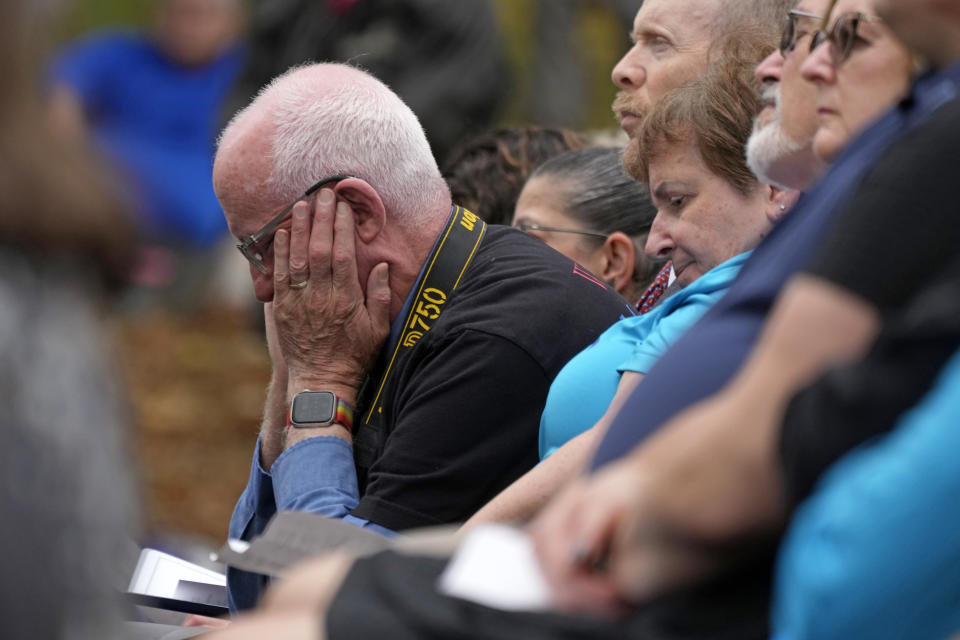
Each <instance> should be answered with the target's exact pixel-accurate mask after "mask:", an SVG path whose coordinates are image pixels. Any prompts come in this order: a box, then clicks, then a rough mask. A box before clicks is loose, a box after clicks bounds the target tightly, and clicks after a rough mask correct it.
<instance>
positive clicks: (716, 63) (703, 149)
mask: <svg viewBox="0 0 960 640" xmlns="http://www.w3.org/2000/svg"><path fill="white" fill-rule="evenodd" d="M716 46H717V47H722V51H718V55H715V56H712V60H711V62H710V65H709V67H708V69H707V71H706V73H705V74H704V75H703V76H701V77H700V78H698V79H696V80H694V81H692V82H690V83H688V84H685V85H683V86H682V87H679V88H677V89H674V90H673V91H670V92H669V93H668V94H667V95H666V96H664V97H663V99H661V100H660V101H659V102H658V103H657V104H655V105H654V106H653V108H652V109H651V110H650V112H649V113H648V114H647V116H646V118H644V121H643V125H642V126H641V128H640V131H639V133H638V135H637V144H638V147H639V154H638V156H637V160H636V165H635V166H631V167H628V170H629V171H630V172H631V174H633V176H634V177H635V178H637V179H638V180H640V181H642V182H645V183H649V181H650V160H651V158H654V157H656V156H657V155H659V154H660V153H662V150H663V145H664V144H676V143H679V142H683V141H691V142H693V143H694V144H695V145H696V147H697V149H698V151H699V152H700V156H701V157H702V158H703V161H704V163H706V165H707V167H709V168H710V170H711V171H712V172H713V173H715V174H717V175H718V176H721V177H722V178H724V179H725V180H726V181H727V182H729V183H730V184H731V185H732V186H733V187H735V188H736V189H737V190H738V191H740V192H741V193H744V194H748V193H750V192H751V191H753V189H754V188H755V187H756V184H757V179H756V177H755V176H754V175H753V173H751V171H750V169H749V168H748V167H747V162H746V151H745V147H746V144H747V140H748V139H749V137H750V133H751V131H752V130H753V119H754V118H755V117H756V115H757V114H758V113H759V112H760V109H761V107H762V102H761V99H760V91H759V86H758V84H757V82H756V80H755V79H754V77H753V69H754V67H755V66H756V63H757V62H758V61H759V60H761V59H762V58H763V55H764V53H763V52H764V51H766V52H767V53H769V47H768V46H767V43H766V38H765V37H763V34H758V33H756V32H755V31H751V30H747V31H744V30H741V31H739V32H737V33H735V34H731V35H730V36H728V37H727V38H725V39H724V40H723V41H722V42H720V43H718V45H716Z"/></svg>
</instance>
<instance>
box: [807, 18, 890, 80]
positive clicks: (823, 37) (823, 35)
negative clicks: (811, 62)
mask: <svg viewBox="0 0 960 640" xmlns="http://www.w3.org/2000/svg"><path fill="white" fill-rule="evenodd" d="M861 22H883V18H880V17H879V16H871V15H868V14H866V13H843V14H840V16H839V17H838V18H837V21H836V22H835V23H833V28H832V29H830V31H829V32H827V31H826V30H825V29H819V30H817V32H816V33H814V34H813V39H812V40H811V41H810V52H811V53H812V52H813V50H814V49H816V48H817V47H819V46H820V45H821V44H823V43H824V42H827V41H829V42H831V43H833V48H832V50H831V55H832V60H833V66H835V67H839V66H840V65H841V64H843V63H844V62H846V61H847V59H848V58H849V57H850V54H851V53H853V46H854V45H855V44H856V43H857V40H859V39H860V37H859V36H858V35H857V29H858V28H859V27H860V23H861Z"/></svg>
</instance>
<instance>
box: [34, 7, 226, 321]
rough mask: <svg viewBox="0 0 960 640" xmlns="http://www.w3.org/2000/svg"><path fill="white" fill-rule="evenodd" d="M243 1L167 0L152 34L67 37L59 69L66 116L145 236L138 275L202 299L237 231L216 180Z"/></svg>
mask: <svg viewBox="0 0 960 640" xmlns="http://www.w3.org/2000/svg"><path fill="white" fill-rule="evenodd" d="M241 26H242V12H241V2H240V0H158V1H157V2H156V13H155V19H154V25H153V29H152V30H151V32H150V33H136V32H122V31H121V32H102V33H95V34H92V35H88V36H86V37H83V38H81V39H79V40H78V41H77V42H75V43H73V44H71V45H69V46H67V47H66V48H65V49H64V50H63V51H62V52H60V54H59V56H58V57H57V58H56V59H55V60H54V62H53V65H52V68H51V71H50V76H51V77H50V82H51V83H52V89H51V100H52V105H51V108H52V110H53V114H54V117H55V120H56V121H57V122H58V124H59V126H61V127H63V128H64V129H66V130H69V131H72V132H73V134H74V135H75V136H85V135H88V134H89V136H90V137H91V138H92V140H93V142H94V143H95V145H96V147H97V149H98V150H99V151H100V152H102V153H103V155H104V156H105V157H106V158H107V159H109V160H110V161H111V163H112V164H113V165H115V171H116V174H117V178H116V180H115V182H116V183H117V185H118V187H119V188H120V189H122V190H123V191H124V192H125V194H126V196H127V197H128V198H129V200H130V204H131V206H132V207H133V208H134V209H135V211H136V214H137V223H138V226H139V228H140V234H141V236H142V238H143V241H144V242H145V243H146V245H145V246H146V247H148V249H146V250H145V251H144V252H143V253H142V255H141V265H140V267H139V268H138V269H137V272H136V273H134V275H133V279H134V281H135V282H136V283H137V284H143V285H146V286H154V287H165V286H171V285H173V286H174V289H175V291H174V297H175V300H177V301H181V302H183V303H191V302H193V301H194V300H193V299H194V298H196V297H198V296H199V295H200V293H199V291H198V290H197V289H199V288H201V287H202V285H203V284H204V282H205V281H206V280H207V278H208V275H209V269H210V267H212V261H213V255H212V253H211V252H210V249H212V248H213V247H214V246H215V245H216V244H217V243H218V242H220V241H222V240H223V239H224V237H225V236H226V231H227V228H226V225H225V224H224V222H223V213H222V211H221V209H220V205H219V203H218V202H217V199H216V196H214V193H213V187H212V186H211V180H212V167H213V152H214V142H215V140H216V135H217V130H218V125H219V118H220V113H221V109H222V102H223V100H224V98H225V97H226V95H227V92H228V91H229V90H230V88H231V87H232V85H233V83H234V81H235V79H236V77H237V74H238V73H239V71H240V68H241V66H242V64H243V53H242V50H241V48H240V47H239V46H238V44H237V38H238V36H239V33H240V29H241Z"/></svg>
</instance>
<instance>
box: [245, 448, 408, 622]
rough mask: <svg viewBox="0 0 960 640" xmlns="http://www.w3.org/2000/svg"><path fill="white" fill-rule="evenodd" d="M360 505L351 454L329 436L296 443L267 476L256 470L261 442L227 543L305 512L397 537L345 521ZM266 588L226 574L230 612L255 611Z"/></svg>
mask: <svg viewBox="0 0 960 640" xmlns="http://www.w3.org/2000/svg"><path fill="white" fill-rule="evenodd" d="M359 500H360V495H359V491H358V489H357V474H356V471H355V469H354V465H353V449H352V447H351V446H350V445H349V444H348V443H347V442H345V441H344V440H341V439H340V438H335V437H332V436H318V437H314V438H308V439H307V440H304V441H302V442H298V443H297V444H295V445H293V446H292V447H290V448H289V449H287V450H286V451H284V452H283V453H282V454H281V455H280V457H278V458H277V459H276V461H275V462H274V463H273V466H272V467H271V468H270V472H269V473H268V472H267V471H265V470H264V469H263V467H261V466H260V441H259V440H258V441H257V447H256V449H255V450H254V454H253V463H252V464H251V466H250V478H249V480H248V482H247V487H246V489H245V490H244V492H243V494H242V495H241V496H240V499H239V500H238V501H237V506H236V507H235V508H234V511H233V517H232V518H231V519H230V533H229V535H230V538H233V539H240V540H251V539H252V538H254V537H256V536H258V535H260V534H261V533H263V531H264V529H265V528H266V526H267V523H268V522H270V519H271V518H272V517H273V516H274V515H275V514H276V513H277V511H306V512H310V513H317V514H320V515H324V516H327V517H330V518H339V519H341V520H343V521H344V522H349V523H350V524H354V525H357V526H359V527H364V528H365V529H369V530H371V531H374V532H376V533H379V534H381V535H385V536H394V535H396V534H395V533H394V532H393V531H391V530H389V529H387V528H385V527H381V526H380V525H378V524H375V523H373V522H370V521H369V520H364V519H362V518H357V517H355V516H352V515H350V513H349V512H350V510H351V509H353V508H354V507H355V506H356V505H357V503H358V502H359ZM266 584H267V578H266V577H265V576H261V575H257V574H253V573H248V572H246V571H238V570H235V569H228V570H227V590H228V595H229V599H230V608H231V609H232V610H235V611H236V610H242V609H249V608H252V607H253V606H255V605H256V603H257V600H258V599H259V597H260V594H261V592H262V591H263V589H264V587H265V586H266Z"/></svg>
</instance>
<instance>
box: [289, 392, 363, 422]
mask: <svg viewBox="0 0 960 640" xmlns="http://www.w3.org/2000/svg"><path fill="white" fill-rule="evenodd" d="M290 424H291V425H293V426H294V427H301V428H309V427H326V426H329V425H331V424H339V425H342V426H343V427H346V429H347V431H350V432H351V433H352V432H353V407H352V406H350V404H348V403H347V402H346V401H344V400H342V399H341V398H338V397H337V395H336V394H335V393H333V392H332V391H309V390H306V391H301V392H300V393H298V394H297V395H295V396H293V402H292V403H291V405H290Z"/></svg>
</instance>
